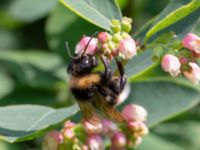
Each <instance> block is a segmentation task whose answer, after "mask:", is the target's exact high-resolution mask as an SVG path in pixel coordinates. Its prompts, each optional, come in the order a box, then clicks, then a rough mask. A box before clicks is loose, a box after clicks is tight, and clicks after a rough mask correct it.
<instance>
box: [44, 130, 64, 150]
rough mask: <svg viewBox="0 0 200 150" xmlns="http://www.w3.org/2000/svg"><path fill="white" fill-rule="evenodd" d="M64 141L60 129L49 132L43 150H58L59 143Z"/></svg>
mask: <svg viewBox="0 0 200 150" xmlns="http://www.w3.org/2000/svg"><path fill="white" fill-rule="evenodd" d="M62 142H63V136H62V135H61V133H60V132H58V131H51V132H49V133H48V134H47V135H46V136H45V138H44V142H43V145H42V150H58V146H59V144H61V143H62Z"/></svg>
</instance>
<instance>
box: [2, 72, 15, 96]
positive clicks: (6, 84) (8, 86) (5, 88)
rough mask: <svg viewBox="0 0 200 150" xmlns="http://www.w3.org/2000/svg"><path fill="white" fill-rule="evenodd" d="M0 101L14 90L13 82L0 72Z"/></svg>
mask: <svg viewBox="0 0 200 150" xmlns="http://www.w3.org/2000/svg"><path fill="white" fill-rule="evenodd" d="M0 79H1V84H0V99H1V98H2V97H3V96H5V95H6V94H8V93H10V92H11V91H12V90H13V88H14V83H13V80H12V79H11V78H10V77H9V76H8V75H7V74H6V73H4V72H2V71H1V70H0Z"/></svg>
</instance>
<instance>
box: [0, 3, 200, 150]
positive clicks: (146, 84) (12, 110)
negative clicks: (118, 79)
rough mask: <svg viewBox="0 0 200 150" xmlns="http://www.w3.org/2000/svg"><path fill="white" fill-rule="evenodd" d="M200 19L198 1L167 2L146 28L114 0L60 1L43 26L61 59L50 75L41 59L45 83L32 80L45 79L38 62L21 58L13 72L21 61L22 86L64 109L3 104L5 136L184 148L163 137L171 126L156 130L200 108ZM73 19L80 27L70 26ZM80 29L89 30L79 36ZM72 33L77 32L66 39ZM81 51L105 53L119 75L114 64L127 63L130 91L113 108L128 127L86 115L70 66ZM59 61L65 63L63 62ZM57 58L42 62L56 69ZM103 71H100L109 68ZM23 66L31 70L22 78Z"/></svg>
mask: <svg viewBox="0 0 200 150" xmlns="http://www.w3.org/2000/svg"><path fill="white" fill-rule="evenodd" d="M155 5H156V4H155ZM54 13H55V14H54ZM73 13H74V14H73ZM199 14H200V1H199V0H170V1H169V3H168V5H167V6H166V7H165V8H164V10H163V11H162V12H161V13H160V14H158V15H157V16H156V17H154V18H152V19H151V20H150V21H148V22H146V24H145V25H144V26H142V27H136V26H137V22H135V20H134V18H131V16H128V17H126V16H123V15H122V12H121V11H120V9H119V6H118V4H117V2H116V1H115V0H99V1H97V0H90V1H88V0H60V2H59V7H58V9H57V10H56V11H55V12H53V13H52V16H50V17H49V19H48V21H47V25H46V32H47V33H46V34H47V40H48V45H49V47H50V48H51V49H54V50H56V51H57V52H58V53H59V54H61V56H59V61H58V62H59V63H57V62H56V63H55V64H54V65H53V67H52V68H53V71H52V70H51V71H49V70H48V68H51V66H50V67H49V66H48V65H46V66H45V65H44V66H43V65H38V64H39V63H38V62H36V64H37V63H38V64H37V65H36V66H37V67H38V68H39V69H38V70H40V71H41V70H42V69H43V70H42V71H44V72H45V71H46V72H45V73H46V74H45V75H46V76H45V78H46V79H44V80H45V81H46V82H42V81H43V80H42V79H41V80H39V81H38V82H37V80H36V79H35V78H36V77H40V76H37V74H36V73H35V72H34V71H35V70H36V69H35V70H34V71H33V68H34V67H35V66H34V65H33V66H34V67H32V66H31V65H30V66H29V67H27V66H28V65H27V64H29V63H32V61H33V62H34V60H28V61H27V62H25V60H23V61H21V62H20V63H19V64H18V65H15V66H14V67H13V68H17V67H18V66H20V65H21V64H23V63H24V64H23V65H22V66H20V67H19V68H20V69H21V70H22V74H21V72H20V69H18V70H17V73H18V72H19V73H18V74H20V75H19V76H20V79H21V78H23V79H24V80H25V79H26V81H27V82H25V83H24V84H29V86H31V88H33V89H34V88H37V87H39V88H44V89H46V91H55V93H56V96H55V97H56V99H57V100H58V103H59V104H60V105H59V106H61V108H57V109H56V108H52V107H50V106H48V107H47V106H40V105H30V104H29V105H12V106H5V107H0V118H1V121H0V139H2V140H4V141H8V142H11V143H12V142H22V141H28V140H32V139H35V138H38V137H40V136H43V138H41V139H42V140H41V139H39V140H38V141H40V142H38V143H39V144H40V147H41V148H40V149H42V150H104V149H106V150H107V149H108V150H133V149H140V150H143V149H144V150H145V146H146V148H148V149H156V148H157V145H156V144H157V143H159V142H160V143H161V144H160V145H163V147H165V145H166V147H169V149H174V150H176V149H177V150H179V149H180V148H179V146H175V145H174V144H170V141H167V140H166V139H167V138H166V139H165V140H166V141H167V142H166V141H165V140H164V138H163V139H160V137H161V136H158V135H161V133H162V134H164V133H165V131H163V128H166V129H168V130H167V131H170V132H169V133H172V132H173V131H172V130H170V129H171V128H170V129H169V127H171V126H170V125H169V127H168V128H167V127H165V126H163V128H162V127H161V128H158V129H155V130H152V132H151V128H153V127H155V126H156V125H158V124H159V123H160V122H163V121H166V120H169V119H170V118H174V117H175V116H177V114H182V113H183V112H185V111H186V110H189V109H190V108H192V107H193V106H195V105H197V104H198V103H199V100H200V86H199V83H200V32H199V26H200V15H199ZM59 15H60V16H59ZM76 15H77V16H79V17H80V18H82V19H84V20H85V21H84V23H82V24H81V23H80V22H78V23H77V22H76V19H77V18H75V19H74V18H73V17H76ZM59 17H60V18H61V19H58V18H59ZM80 18H78V19H80ZM70 21H71V22H73V23H74V22H75V24H73V23H72V26H70V25H69V24H68V22H70ZM82 21H83V20H82ZM85 22H88V24H89V23H90V27H91V30H89V31H88V28H86V27H85V25H84V24H85ZM79 23H80V24H79ZM55 26H56V28H55ZM69 26H70V27H69ZM65 27H66V29H65ZM79 28H81V29H82V31H84V32H81V33H78V34H77V32H78V31H79V30H78V29H79ZM70 30H71V31H73V32H71V33H72V34H68V33H69V31H70ZM59 34H60V35H62V36H58V35H59ZM75 35H76V36H75ZM77 35H78V36H77ZM72 39H73V40H72ZM74 39H75V40H74ZM65 42H67V48H66V47H64V45H65ZM68 46H70V48H69V47H68ZM66 49H67V50H68V52H66ZM83 53H84V54H88V55H93V56H96V57H98V58H99V56H101V55H103V56H105V58H106V60H107V61H108V63H109V65H110V67H111V69H112V72H113V74H114V75H115V74H116V75H117V74H119V72H117V69H116V68H117V67H116V65H115V64H114V63H113V62H115V59H117V60H120V61H121V62H122V65H123V66H122V67H123V68H124V70H125V75H126V76H127V86H125V89H124V90H123V92H122V93H121V94H120V95H119V98H118V99H117V104H116V106H115V107H116V108H117V110H119V112H120V113H121V115H122V116H123V118H124V120H125V121H124V122H115V121H114V120H112V118H109V117H106V116H104V115H102V114H101V112H100V113H95V114H94V115H95V117H97V118H98V122H96V123H95V124H93V123H91V122H90V120H86V119H84V118H83V117H82V113H81V112H80V111H79V110H80V109H79V106H78V105H77V103H76V101H75V99H74V97H73V96H72V93H71V92H70V90H69V85H68V80H69V75H68V74H66V72H65V69H66V65H68V64H69V62H70V60H71V59H73V57H74V56H72V55H73V54H75V56H80V57H81V56H82V54H83ZM4 55H5V56H6V54H3V55H2V56H4ZM69 56H70V57H72V58H70V57H69ZM61 57H63V58H64V59H63V60H60V58H61ZM8 58H9V59H10V60H12V57H8ZM17 58H18V57H17ZM52 58H54V59H57V55H56V57H49V59H47V60H44V61H45V63H47V64H49V63H50V64H51V63H52V62H53V61H54V59H52ZM0 60H1V56H0ZM14 60H15V59H14ZM14 60H13V61H11V63H10V64H9V65H10V66H12V64H13V62H14ZM4 63H5V64H7V63H9V61H5V62H4ZM63 66H64V67H63ZM102 66H103V64H100V65H99V66H98V67H97V68H95V69H97V71H99V72H101V71H104V70H103V67H102ZM44 68H45V69H44ZM23 69H24V70H28V71H27V72H26V73H24V72H25V71H24V70H23ZM23 71H24V72H23ZM95 71H96V70H95ZM32 72H33V73H32ZM17 73H16V74H17ZM23 73H24V74H23ZM31 73H32V74H31ZM23 75H24V76H23ZM47 75H49V76H51V77H52V78H53V81H55V82H53V81H52V82H53V83H55V84H49V82H50V81H51V80H50V79H51V78H47ZM50 89H51V90H50ZM50 97H51V96H50ZM53 98H54V97H53ZM62 102H63V103H62ZM62 104H63V105H62ZM56 106H58V105H56ZM64 106H66V107H64ZM5 116H6V117H5ZM182 117H183V118H184V117H185V116H184V115H183V116H182ZM172 127H173V126H172ZM169 135H170V134H169ZM169 135H167V134H165V137H167V136H169ZM151 143H155V145H156V146H155V147H153V146H152V145H151ZM149 145H150V146H149ZM153 145H154V144H153ZM158 145H159V144H158ZM160 145H159V146H160ZM180 145H181V144H180ZM159 146H158V147H159ZM180 147H181V146H180ZM158 149H162V147H159V148H158Z"/></svg>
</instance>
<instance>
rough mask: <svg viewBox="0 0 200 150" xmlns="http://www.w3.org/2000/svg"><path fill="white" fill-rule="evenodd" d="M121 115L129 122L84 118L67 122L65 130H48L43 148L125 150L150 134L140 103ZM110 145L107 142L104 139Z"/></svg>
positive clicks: (145, 112)
mask: <svg viewBox="0 0 200 150" xmlns="http://www.w3.org/2000/svg"><path fill="white" fill-rule="evenodd" d="M122 115H123V116H124V118H125V119H126V121H127V124H124V123H119V124H116V123H114V122H113V121H111V120H108V119H103V118H101V119H100V122H96V123H95V124H93V123H90V121H83V122H82V123H78V124H75V123H73V122H71V121H66V122H65V124H64V127H63V129H62V130H61V131H60V132H59V131H51V132H49V133H48V134H47V135H46V136H45V139H44V142H43V147H42V150H66V149H69V150H70V149H77V150H104V149H110V150H125V149H127V148H132V147H136V146H138V145H139V144H140V143H141V141H142V137H143V136H144V135H146V134H147V133H148V128H147V126H146V124H145V121H146V117H147V111H146V110H145V109H144V108H143V107H141V106H138V105H135V104H130V105H127V106H125V107H124V109H123V110H122ZM105 138H107V139H109V140H110V143H111V145H110V146H108V145H105V144H104V142H103V141H104V139H105Z"/></svg>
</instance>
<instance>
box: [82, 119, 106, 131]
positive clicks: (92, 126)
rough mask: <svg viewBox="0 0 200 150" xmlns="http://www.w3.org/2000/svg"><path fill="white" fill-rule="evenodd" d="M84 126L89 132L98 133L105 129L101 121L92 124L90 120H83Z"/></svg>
mask: <svg viewBox="0 0 200 150" xmlns="http://www.w3.org/2000/svg"><path fill="white" fill-rule="evenodd" d="M83 125H84V128H85V130H86V132H87V133H88V134H96V133H100V132H101V131H102V129H103V125H102V124H101V123H98V122H97V123H95V124H92V123H90V122H89V121H84V122H83Z"/></svg>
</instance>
